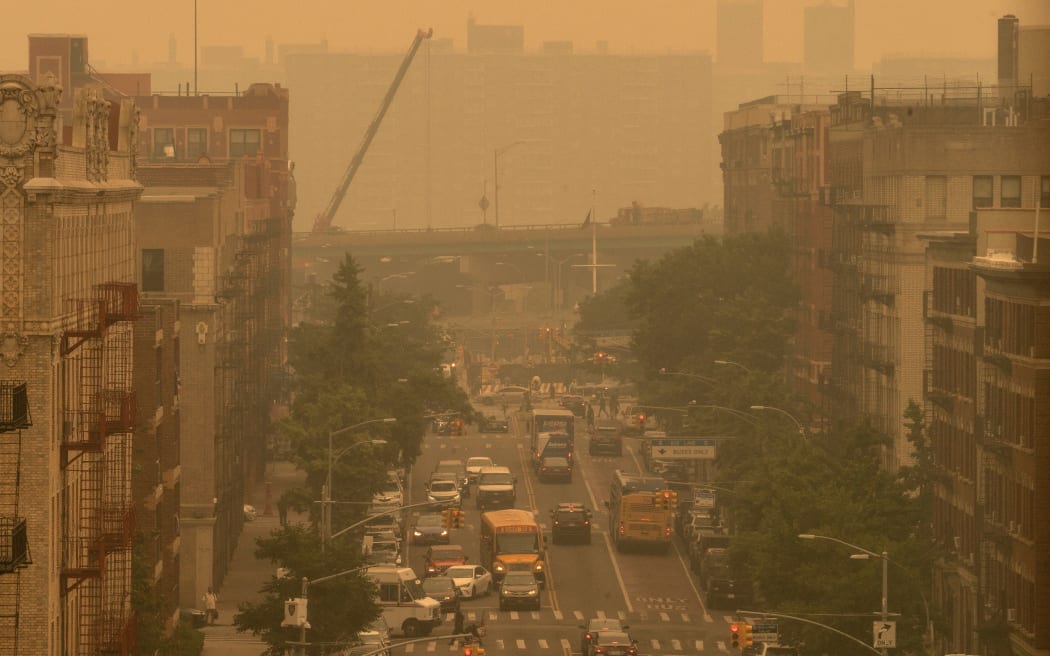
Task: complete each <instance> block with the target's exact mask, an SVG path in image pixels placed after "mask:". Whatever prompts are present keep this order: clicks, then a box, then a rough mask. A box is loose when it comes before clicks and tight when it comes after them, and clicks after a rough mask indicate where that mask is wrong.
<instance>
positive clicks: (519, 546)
mask: <svg viewBox="0 0 1050 656" xmlns="http://www.w3.org/2000/svg"><path fill="white" fill-rule="evenodd" d="M496 550H497V552H498V553H501V554H534V553H539V550H540V549H539V545H538V544H537V543H536V534H535V533H500V534H499V535H497V536H496Z"/></svg>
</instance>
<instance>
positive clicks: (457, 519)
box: [449, 510, 465, 528]
mask: <svg viewBox="0 0 1050 656" xmlns="http://www.w3.org/2000/svg"><path fill="white" fill-rule="evenodd" d="M449 512H451V513H452V528H463V522H464V517H463V516H464V515H465V513H464V512H463V511H462V510H450V511H449Z"/></svg>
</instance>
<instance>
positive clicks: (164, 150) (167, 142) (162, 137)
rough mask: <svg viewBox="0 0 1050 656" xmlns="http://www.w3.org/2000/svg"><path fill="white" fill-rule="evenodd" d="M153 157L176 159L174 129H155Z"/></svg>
mask: <svg viewBox="0 0 1050 656" xmlns="http://www.w3.org/2000/svg"><path fill="white" fill-rule="evenodd" d="M153 156H154V157H156V158H161V159H163V158H169V159H170V158H173V157H175V129H174V128H153Z"/></svg>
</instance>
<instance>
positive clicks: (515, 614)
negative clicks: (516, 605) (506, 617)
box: [510, 610, 521, 620]
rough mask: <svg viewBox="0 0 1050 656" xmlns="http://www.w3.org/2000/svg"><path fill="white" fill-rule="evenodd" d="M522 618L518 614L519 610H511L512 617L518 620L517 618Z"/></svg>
mask: <svg viewBox="0 0 1050 656" xmlns="http://www.w3.org/2000/svg"><path fill="white" fill-rule="evenodd" d="M520 618H521V616H520V615H518V611H516V610H512V611H510V619H512V620H516V619H520Z"/></svg>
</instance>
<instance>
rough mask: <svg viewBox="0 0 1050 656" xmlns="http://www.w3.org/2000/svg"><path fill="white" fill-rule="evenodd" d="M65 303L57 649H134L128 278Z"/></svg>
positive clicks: (133, 310)
mask: <svg viewBox="0 0 1050 656" xmlns="http://www.w3.org/2000/svg"><path fill="white" fill-rule="evenodd" d="M94 291H95V293H94V295H93V296H92V297H91V298H88V299H74V300H72V301H71V302H70V303H71V312H70V317H71V319H70V323H69V324H68V327H67V329H66V330H65V331H64V332H63V334H62V343H61V352H62V356H63V360H62V365H63V366H62V387H63V394H62V418H63V422H62V458H61V464H62V471H63V478H64V481H63V508H62V521H63V536H62V561H61V576H62V583H63V585H62V593H63V609H64V613H63V616H64V621H65V626H64V627H63V635H64V636H65V639H66V640H68V641H70V643H69V644H67V645H65V647H64V652H65V653H68V654H76V655H77V656H81V655H83V656H87V655H96V654H120V655H126V654H131V653H132V652H133V644H134V640H133V638H134V623H133V618H132V610H131V545H132V537H133V533H134V512H133V507H132V502H131V458H132V434H133V431H134V425H135V392H134V389H133V371H132V365H133V351H132V349H133V336H134V330H133V326H132V322H133V321H134V319H135V318H136V316H137V314H138V289H137V287H136V286H135V284H134V283H105V284H101V285H97V286H96V287H95V290H94Z"/></svg>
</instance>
